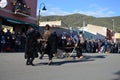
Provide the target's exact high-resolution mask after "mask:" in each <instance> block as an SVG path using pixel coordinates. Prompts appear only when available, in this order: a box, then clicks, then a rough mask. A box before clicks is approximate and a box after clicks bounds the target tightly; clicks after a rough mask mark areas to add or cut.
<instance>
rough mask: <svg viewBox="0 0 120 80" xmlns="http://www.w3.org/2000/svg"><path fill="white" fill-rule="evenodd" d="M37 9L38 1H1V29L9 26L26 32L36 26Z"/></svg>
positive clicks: (14, 29)
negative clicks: (30, 27)
mask: <svg viewBox="0 0 120 80" xmlns="http://www.w3.org/2000/svg"><path fill="white" fill-rule="evenodd" d="M31 4H32V5H31ZM36 7H37V0H1V1H0V29H2V28H5V27H6V26H7V27H11V28H12V29H13V31H16V32H18V31H19V32H24V31H26V30H27V28H28V26H36V9H37V8H36Z"/></svg>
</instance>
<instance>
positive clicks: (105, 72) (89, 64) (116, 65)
mask: <svg viewBox="0 0 120 80" xmlns="http://www.w3.org/2000/svg"><path fill="white" fill-rule="evenodd" d="M83 55H84V56H85V57H84V59H81V60H74V59H72V58H63V59H57V58H54V59H53V64H52V65H48V64H47V62H48V57H47V56H45V57H44V58H43V59H42V60H40V59H39V58H36V59H35V60H34V64H35V66H26V65H25V62H26V60H25V59H24V54H23V53H0V80H120V54H103V53H100V54H98V53H94V54H93V53H84V54H83Z"/></svg>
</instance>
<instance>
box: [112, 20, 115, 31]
mask: <svg viewBox="0 0 120 80" xmlns="http://www.w3.org/2000/svg"><path fill="white" fill-rule="evenodd" d="M112 22H113V24H112V25H113V31H114V28H115V24H114V19H112Z"/></svg>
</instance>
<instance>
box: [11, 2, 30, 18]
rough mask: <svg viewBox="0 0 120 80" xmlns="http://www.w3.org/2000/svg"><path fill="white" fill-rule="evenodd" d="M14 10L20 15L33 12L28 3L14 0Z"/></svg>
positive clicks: (27, 14)
mask: <svg viewBox="0 0 120 80" xmlns="http://www.w3.org/2000/svg"><path fill="white" fill-rule="evenodd" d="M13 12H14V13H15V14H18V15H22V16H29V15H30V13H31V9H30V7H29V6H27V5H26V4H22V3H19V2H13Z"/></svg>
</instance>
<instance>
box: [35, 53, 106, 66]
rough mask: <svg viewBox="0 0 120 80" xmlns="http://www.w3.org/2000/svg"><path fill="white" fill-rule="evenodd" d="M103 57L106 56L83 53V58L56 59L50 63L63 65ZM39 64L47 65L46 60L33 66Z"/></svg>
mask: <svg viewBox="0 0 120 80" xmlns="http://www.w3.org/2000/svg"><path fill="white" fill-rule="evenodd" d="M98 58H100V59H103V58H106V56H105V55H92V56H90V55H85V56H84V58H83V59H80V60H75V59H68V60H67V59H64V60H63V61H56V62H53V63H52V64H51V65H54V66H59V65H63V64H67V63H78V62H88V61H95V59H98ZM41 65H48V63H47V62H41V63H37V64H35V66H41Z"/></svg>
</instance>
